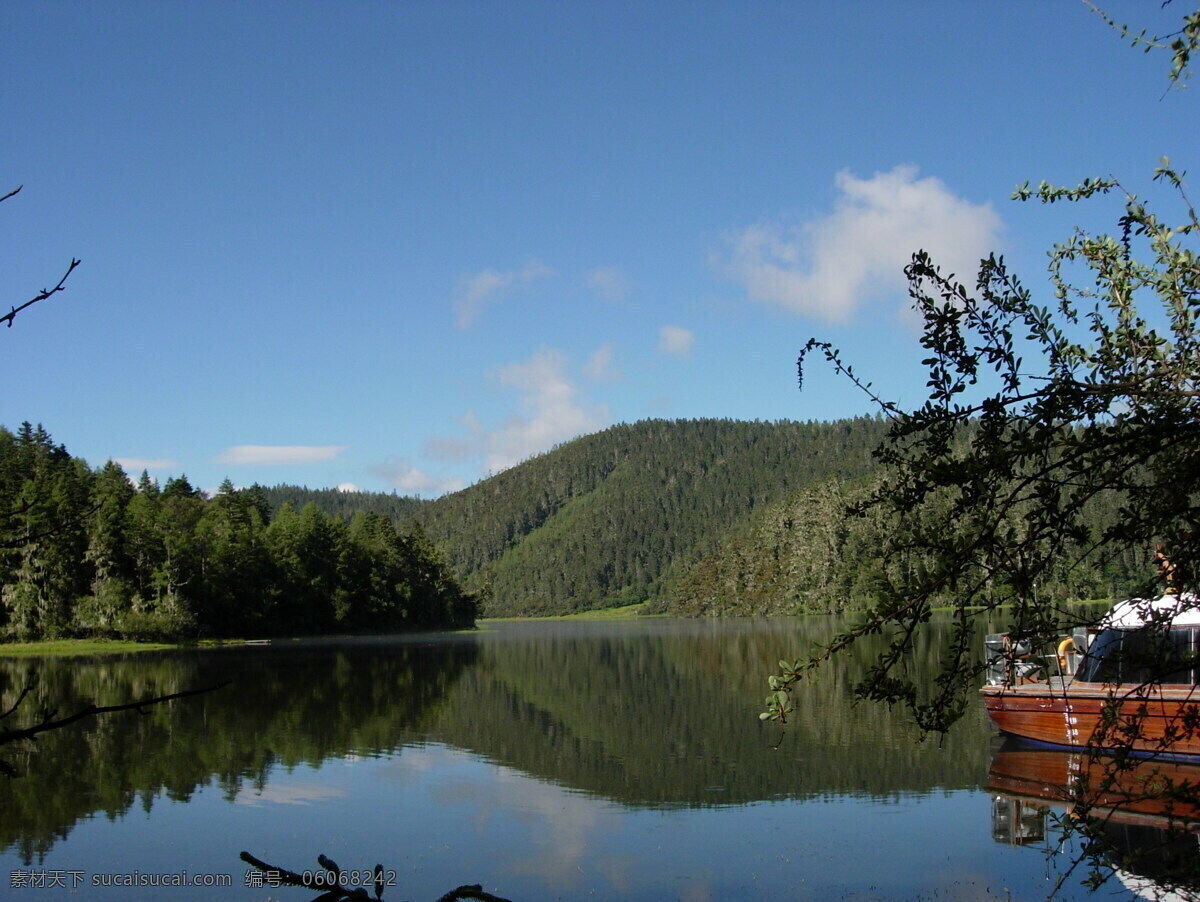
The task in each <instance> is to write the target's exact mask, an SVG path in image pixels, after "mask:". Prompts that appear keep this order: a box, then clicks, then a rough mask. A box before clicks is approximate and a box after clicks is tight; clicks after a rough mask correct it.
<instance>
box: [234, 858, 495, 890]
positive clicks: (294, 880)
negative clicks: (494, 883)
mask: <svg viewBox="0 0 1200 902" xmlns="http://www.w3.org/2000/svg"><path fill="white" fill-rule="evenodd" d="M240 857H241V859H242V861H244V862H246V864H248V865H251V866H252V867H254V868H257V869H258V870H259V871H260V872H261V873H262V877H263V882H264V884H266V885H271V886H299V887H303V888H304V889H310V890H319V891H320V895H318V896H317V897H316V898H315V899H313V902H354V900H367V899H371V898H375V899H382V898H383V890H384V888H385V887H386V886H389V885H394V883H392V882H389V874H391V875H392V876H393V877H394V874H395V872H394V871H392V872H389V871H387V870H385V869H384V867H383V865H381V864H377V865H375V868H374V870H373V871H372V879H371V886H372V888H373V889H374V890H375V895H374V897H372V896H371V895H370V894H369V893H368V892H367V889H366V888H365V887H364V886H352V885H347V883H346V882H345V881H346V880H347V872H346V871H343V870H342V869H341V868H339V867H338V866H337V862H335V861H333V860H332V859H330V858H328V857H327V856H325V855H318V856H317V863H318V864H319V865H320V869H319V870H317V871H305V872H304V873H302V874H297V873H296V872H295V871H289V870H288V869H287V868H281V867H277V866H275V865H273V864H268V863H267V862H265V861H263V860H262V859H261V858H256V857H255V856H253V855H251V854H250V853H249V852H242V854H241V856H240ZM350 873H351V874H352V876H362V875H358V874H354V873H353V872H350ZM350 882H351V883H353V882H362V881H355V880H351V881H350ZM458 899H477V900H479V902H508V900H507V899H502V898H501V897H499V896H494V895H492V894H491V893H489V892H485V891H484V889H483V887H482V886H481V885H479V884H478V883H472V884H465V885H463V886H460V887H457V888H455V889H452V890H450V892H448V893H446V894H445V895H443V896H441V897H439V898H438V900H437V902H455V900H458Z"/></svg>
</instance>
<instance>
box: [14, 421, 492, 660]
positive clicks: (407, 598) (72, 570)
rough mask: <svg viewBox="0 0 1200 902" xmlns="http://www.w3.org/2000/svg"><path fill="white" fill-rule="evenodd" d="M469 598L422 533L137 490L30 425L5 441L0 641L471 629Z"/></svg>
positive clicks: (230, 492)
mask: <svg viewBox="0 0 1200 902" xmlns="http://www.w3.org/2000/svg"><path fill="white" fill-rule="evenodd" d="M475 611H476V604H475V599H474V597H473V596H471V595H470V594H468V593H467V592H465V591H464V590H463V589H462V588H461V586H460V585H459V584H458V582H457V581H456V580H455V579H454V577H453V575H452V574H451V572H450V570H449V568H448V567H447V566H446V565H445V563H444V562H443V561H442V560H441V558H440V556H439V555H438V553H437V551H436V549H435V548H434V547H433V545H432V544H431V543H430V542H429V541H428V539H426V538H425V537H424V536H423V535H422V534H421V533H420V532H419V531H417V530H409V531H406V532H400V531H398V530H397V529H396V527H395V525H394V524H393V522H392V521H391V520H390V519H389V518H387V517H385V516H383V515H381V514H376V513H362V512H360V513H357V514H355V515H353V516H352V517H350V518H349V519H344V518H341V517H331V516H329V515H327V514H324V513H322V512H321V511H320V510H319V509H318V508H317V506H316V505H315V504H311V503H310V504H306V505H305V506H304V507H303V508H301V509H300V510H297V509H295V508H294V507H293V506H292V505H291V504H286V503H285V504H284V505H283V506H282V507H281V508H280V509H279V510H278V512H276V513H274V514H273V513H272V511H271V507H270V504H269V502H268V500H267V498H266V494H265V492H264V490H263V489H262V488H261V487H259V486H252V487H251V488H249V489H242V490H238V489H235V488H234V487H233V485H232V484H231V483H230V482H229V480H226V481H225V482H224V483H223V484H222V486H221V488H220V489H219V490H218V492H217V493H216V494H215V495H214V496H213V497H212V498H207V497H205V495H204V494H203V493H202V492H200V491H199V490H197V489H196V488H194V487H193V486H192V485H191V484H190V483H189V482H188V480H187V477H186V476H179V477H173V478H171V479H168V480H167V481H166V483H165V485H163V486H161V487H160V486H159V485H158V483H157V482H155V481H154V480H152V479H150V477H149V476H148V475H147V474H146V473H145V472H143V473H142V474H141V478H140V479H139V480H138V481H137V483H136V485H135V484H133V483H132V482H131V481H130V479H129V478H128V476H127V475H126V473H125V472H124V470H123V469H122V468H121V466H120V465H119V464H117V463H115V462H114V461H109V462H107V463H106V464H104V466H102V467H100V468H98V469H93V468H91V467H89V466H88V464H87V462H86V461H84V460H82V459H80V458H76V457H73V456H71V455H70V454H69V453H68V452H67V450H66V448H65V447H64V446H63V445H61V444H56V443H55V442H54V441H53V440H52V439H51V437H50V435H49V434H48V433H47V432H46V430H45V429H44V428H43V427H41V426H40V425H39V426H37V427H34V426H32V425H30V424H29V423H24V424H22V425H21V427H20V428H19V429H18V430H17V431H16V432H15V433H14V432H12V431H10V430H8V429H6V428H4V427H0V637H3V638H4V639H7V640H21V641H25V640H31V639H39V638H48V637H59V636H98V637H127V638H137V639H152V638H160V639H161V638H170V639H180V638H202V637H231V636H246V637H251V636H280V635H289V636H290V635H313V634H321V633H328V632H343V633H344V632H351V631H401V630H408V629H434V628H453V627H466V626H470V625H472V624H473V623H474V618H475Z"/></svg>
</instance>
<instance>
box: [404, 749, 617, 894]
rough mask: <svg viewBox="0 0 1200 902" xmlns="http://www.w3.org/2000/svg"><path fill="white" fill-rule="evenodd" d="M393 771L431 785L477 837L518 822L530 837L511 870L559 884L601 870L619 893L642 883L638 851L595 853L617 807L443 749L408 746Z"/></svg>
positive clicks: (611, 828) (408, 781)
mask: <svg viewBox="0 0 1200 902" xmlns="http://www.w3.org/2000/svg"><path fill="white" fill-rule="evenodd" d="M393 773H394V774H395V775H396V776H397V777H398V778H399V780H400V782H401V783H403V784H405V785H412V784H414V783H416V782H421V781H425V782H427V783H428V785H427V786H426V790H427V791H428V792H429V794H430V796H431V798H432V799H433V800H434V801H435V802H436V803H437V804H438V805H439V806H442V807H443V808H447V809H454V810H455V811H456V812H458V813H457V814H456V815H455V819H456V820H457V821H458V822H459V823H470V824H471V825H472V826H473V827H474V830H475V833H476V835H478V836H485V835H486V834H487V833H488V831H489V830H495V831H497V832H501V833H506V832H511V824H512V822H513V821H516V822H517V823H520V824H521V825H522V826H523V827H524V828H525V829H526V830H527V831H528V834H529V842H528V844H527V845H525V844H523V845H522V854H519V855H517V856H514V857H513V858H511V859H510V860H509V862H508V863H507V870H508V871H509V872H510V873H512V874H516V875H520V876H523V877H534V878H538V879H541V880H543V881H545V882H546V883H547V885H552V886H554V887H555V888H556V889H569V888H575V887H577V886H578V885H579V884H580V882H581V881H583V880H588V881H589V882H592V881H594V879H595V876H596V874H597V873H599V874H600V875H603V876H604V877H605V878H607V879H609V880H611V881H612V885H613V886H614V887H615V888H616V889H617V890H618V891H620V892H621V893H626V892H629V891H630V890H632V889H633V888H634V887H635V886H636V884H637V879H638V878H637V877H636V876H634V875H635V874H636V871H637V864H638V858H637V856H635V855H633V854H632V853H630V854H611V853H610V854H607V855H603V856H602V857H598V856H597V850H598V848H599V847H600V846H601V843H600V842H599V840H600V839H601V838H603V837H607V836H611V835H614V834H618V833H620V831H621V829H622V826H623V820H624V813H623V812H622V810H621V809H620V808H618V807H617V806H614V805H610V804H607V803H604V802H601V801H598V800H597V799H595V798H592V797H589V796H586V795H582V794H580V793H576V792H571V791H570V790H567V789H564V788H562V787H561V786H557V785H554V784H552V783H544V782H541V781H539V780H535V779H533V778H531V777H528V776H526V775H525V774H523V773H521V772H519V771H516V770H512V769H510V768H507V767H503V766H501V765H498V764H492V763H490V762H486V761H481V760H480V759H478V758H476V757H474V756H473V755H470V754H467V753H464V752H460V751H455V750H453V749H448V748H445V747H439V746H426V747H424V748H406V749H405V750H404V754H403V755H402V756H401V757H400V758H399V759H398V760H397V761H396V762H395V767H394V768H393ZM524 853H527V854H524ZM585 866H586V868H587V873H585V870H584V869H585Z"/></svg>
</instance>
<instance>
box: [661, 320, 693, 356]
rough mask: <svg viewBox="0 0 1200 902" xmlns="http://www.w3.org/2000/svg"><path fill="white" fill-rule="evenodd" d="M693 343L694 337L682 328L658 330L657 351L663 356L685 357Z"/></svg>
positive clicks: (690, 351) (690, 332)
mask: <svg viewBox="0 0 1200 902" xmlns="http://www.w3.org/2000/svg"><path fill="white" fill-rule="evenodd" d="M695 341H696V336H695V335H694V334H693V333H692V331H691V330H690V329H685V328H683V326H663V327H662V328H661V329H659V330H658V349H659V350H660V351H662V353H664V354H674V355H675V356H676V357H687V356H688V355H689V354H690V353H692V344H693V343H694V342H695Z"/></svg>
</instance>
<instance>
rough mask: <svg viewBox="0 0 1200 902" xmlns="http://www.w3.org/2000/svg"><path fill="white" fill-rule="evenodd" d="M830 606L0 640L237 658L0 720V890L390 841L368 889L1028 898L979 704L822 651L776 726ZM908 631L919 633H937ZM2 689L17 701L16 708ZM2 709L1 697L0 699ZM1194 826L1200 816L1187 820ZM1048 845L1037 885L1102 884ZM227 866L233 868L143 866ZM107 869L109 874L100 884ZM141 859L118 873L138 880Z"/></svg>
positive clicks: (107, 685)
mask: <svg viewBox="0 0 1200 902" xmlns="http://www.w3.org/2000/svg"><path fill="white" fill-rule="evenodd" d="M838 626H839V624H838V623H836V622H835V621H833V620H832V619H823V618H810V619H805V620H773V621H732V622H730V621H724V622H713V621H674V620H648V621H644V622H641V621H619V622H594V623H502V624H494V625H491V626H489V627H488V628H487V629H486V630H485V631H481V632H479V633H476V634H470V635H454V636H415V637H405V638H396V639H363V640H349V641H339V642H336V643H334V642H330V643H311V642H310V643H278V642H277V643H275V644H273V645H271V646H270V647H244V648H243V647H239V648H226V649H212V650H203V651H199V650H197V651H180V652H170V653H144V654H140V655H133V656H120V657H102V658H49V659H0V709H7V707H8V706H10V705H11V704H12V702H13V700H14V699H15V697H16V693H17V691H18V690H19V688H20V687H21V686H22V685H23V684H24V682H25V679H26V677H27V675H28V674H29V673H36V674H37V677H38V688H37V691H36V693H35V694H34V697H33V698H32V699H31V700H29V701H27V703H26V705H25V706H23V709H22V711H21V714H24V715H25V717H24V719H22V720H21V722H22V724H23V723H26V722H28V721H29V719H31V718H32V717H33V716H34V714H35V713H36V712H37V711H39V710H41V709H42V708H44V707H51V708H57V709H58V710H59V711H60V713H66V712H68V711H71V710H73V709H75V708H77V707H82V706H83V705H85V704H87V703H89V702H92V701H95V702H96V703H98V704H116V703H121V702H126V701H129V700H131V699H135V698H139V697H146V696H149V695H154V694H160V693H169V692H176V691H180V690H182V689H187V688H192V687H198V686H204V685H210V684H212V683H215V682H219V681H221V680H226V679H228V680H231V681H232V684H231V685H230V686H229V687H228V688H226V689H223V690H220V691H218V692H214V693H211V694H208V695H205V696H202V697H199V698H194V699H188V700H180V701H176V702H173V703H171V704H170V705H163V706H158V707H153V708H150V709H148V710H147V711H146V713H144V714H137V713H123V714H117V715H113V716H109V717H106V718H102V719H100V720H98V721H96V722H94V723H92V724H90V725H88V726H87V727H86V728H70V729H66V730H60V731H56V732H53V733H49V734H44V735H43V736H42V737H41V738H40V739H39V740H38V741H37V742H36V743H29V744H27V745H22V746H20V747H19V748H15V749H14V748H13V747H12V746H9V747H7V748H6V749H5V754H4V755H3V760H4V761H6V762H7V763H8V764H9V765H11V766H13V767H15V768H16V769H17V770H18V771H19V772H20V775H19V776H18V777H15V778H11V779H9V778H0V851H2V860H0V880H2V883H0V893H3V894H5V896H6V897H11V898H14V899H18V898H19V899H29V900H39V899H56V898H72V897H83V898H87V899H93V898H95V899H122V900H127V899H170V900H175V899H178V900H189V899H246V900H262V899H267V898H272V899H282V900H287V899H295V900H298V902H300V900H305V902H306V900H308V899H311V898H312V897H313V896H314V895H316V894H315V893H313V892H310V891H306V890H304V889H299V888H291V887H272V886H269V885H264V884H263V883H261V882H259V880H260V879H261V878H260V877H259V876H256V875H255V874H254V873H252V872H250V869H249V868H248V866H247V865H245V864H244V863H243V862H242V861H241V860H239V857H238V856H239V853H240V852H241V851H242V850H248V851H250V852H251V853H253V854H254V855H256V856H258V857H259V858H261V859H264V860H266V861H268V862H270V863H272V864H275V865H280V866H283V867H287V868H290V869H292V870H294V871H303V870H305V869H314V870H315V869H317V867H318V866H317V862H316V858H317V855H318V854H319V853H323V854H325V855H328V856H329V857H330V858H332V859H334V860H335V861H336V862H337V863H338V865H339V866H340V867H341V869H342V870H343V871H349V872H353V871H358V870H362V871H369V870H370V868H372V867H373V866H374V865H375V863H376V862H379V863H382V864H383V865H384V867H385V869H387V871H388V876H389V877H390V878H394V882H395V885H394V886H389V887H388V888H387V889H386V891H385V893H384V898H385V899H389V900H413V902H423V900H429V902H433V900H435V899H437V898H438V897H439V896H441V895H442V894H443V893H445V892H447V891H448V890H450V889H452V888H453V887H455V886H458V885H460V884H464V883H481V884H483V886H484V888H485V889H486V890H488V891H490V892H493V893H496V894H498V895H500V896H503V897H506V898H508V899H511V900H514V902H515V900H550V899H624V900H656V902H657V900H664V899H665V900H671V899H678V900H685V902H703V900H734V899H764V900H766V899H771V900H779V899H813V900H828V899H835V900H875V899H926V900H935V899H936V900H951V902H952V900H979V899H1009V898H1011V899H1017V900H1026V899H1028V900H1036V899H1044V898H1046V896H1047V895H1048V894H1049V893H1050V892H1051V890H1052V889H1053V888H1054V885H1055V882H1056V881H1057V880H1058V879H1059V878H1060V877H1062V876H1063V875H1064V874H1065V872H1066V869H1067V868H1068V867H1069V865H1070V863H1071V860H1072V855H1071V854H1070V853H1071V848H1070V847H1068V848H1066V849H1064V850H1063V851H1062V852H1061V853H1058V852H1055V851H1054V850H1055V849H1056V847H1057V845H1058V843H1059V839H1058V837H1057V834H1056V831H1055V828H1054V816H1053V813H1052V812H1051V813H1047V812H1046V811H1045V810H1044V809H1041V808H1037V807H1035V806H1033V805H1031V804H1030V803H1029V802H1028V801H1026V802H1015V801H1012V800H1008V799H1005V798H994V794H993V793H992V792H990V791H989V790H988V789H987V784H988V781H989V768H990V766H991V762H992V760H993V755H994V754H995V753H996V750H997V749H996V745H997V744H996V740H995V737H993V735H992V733H991V731H990V729H989V727H988V726H987V723H986V718H985V716H984V714H983V711H982V707H981V706H977V707H976V708H974V709H973V710H972V712H971V714H970V716H968V717H967V718H965V720H964V722H963V723H961V724H960V725H959V726H958V727H957V728H956V730H955V731H954V732H953V733H952V734H951V735H950V736H948V737H947V738H946V739H945V740H944V741H943V742H942V743H940V744H939V743H938V741H937V740H936V738H934V739H930V740H927V741H925V742H921V741H920V737H919V736H918V734H917V733H916V732H915V731H914V730H913V728H912V727H911V726H909V724H908V723H907V721H906V719H905V717H904V716H903V714H901V713H899V712H897V713H892V712H889V711H888V710H887V709H886V708H883V707H880V706H875V705H869V704H860V705H854V704H853V703H852V684H853V681H854V679H855V677H856V676H857V674H858V673H859V672H861V667H862V662H861V660H859V659H858V658H855V657H848V658H844V659H842V660H839V661H837V662H835V664H834V666H831V667H829V668H827V669H826V670H824V671H822V672H821V673H820V675H819V676H818V678H817V679H815V680H814V681H813V682H811V683H809V684H807V685H806V686H805V688H804V690H803V692H802V693H800V694H799V696H798V699H797V709H798V710H797V716H796V717H795V718H794V720H793V722H792V723H790V724H789V725H788V726H787V728H786V729H785V730H783V731H781V730H780V728H779V727H778V726H776V725H772V724H764V723H761V722H760V721H759V720H758V716H757V715H758V712H759V710H760V709H761V708H760V706H761V703H762V699H763V697H764V696H765V695H766V679H765V678H766V675H767V674H768V673H770V672H772V671H773V670H774V666H775V662H776V661H778V659H779V658H781V657H785V656H786V657H794V656H795V655H796V654H797V653H799V652H801V651H803V650H805V649H806V648H807V647H808V646H809V645H811V644H812V643H813V642H814V641H819V640H820V639H822V638H827V637H828V636H829V635H831V634H832V633H833V631H834V630H835V629H836V628H837V627H838ZM921 651H922V655H924V656H927V657H929V658H934V657H936V650H935V649H934V648H932V647H931V648H927V649H922V650H921ZM18 719H20V718H18ZM10 723H11V721H10ZM1193 846H1194V842H1193ZM1083 876H1084V874H1083V873H1082V872H1080V871H1077V872H1075V873H1071V874H1069V875H1067V879H1066V882H1065V883H1064V885H1063V887H1062V888H1061V889H1060V890H1059V894H1058V896H1057V898H1061V899H1075V898H1105V899H1109V898H1131V897H1132V895H1131V893H1130V892H1129V891H1128V890H1126V889H1124V887H1123V886H1122V884H1121V883H1119V882H1116V881H1115V880H1114V881H1109V883H1107V884H1106V885H1105V887H1104V888H1103V889H1102V890H1101V894H1100V896H1089V894H1088V893H1087V891H1086V890H1085V889H1084V888H1083V887H1082V886H1081V885H1080V879H1081V878H1082V877H1083ZM163 882H166V883H214V882H215V883H222V882H225V883H228V884H229V885H228V887H227V888H223V889H214V888H211V887H209V886H195V885H187V886H175V885H172V886H170V888H163V887H161V886H154V885H151V884H154V883H163ZM114 883H115V884H124V885H116V886H113V885H110V884H114ZM129 884H133V885H129Z"/></svg>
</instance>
